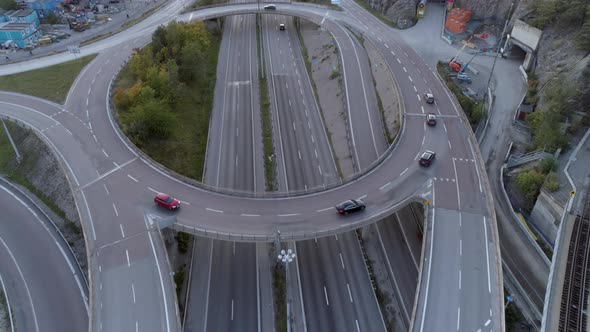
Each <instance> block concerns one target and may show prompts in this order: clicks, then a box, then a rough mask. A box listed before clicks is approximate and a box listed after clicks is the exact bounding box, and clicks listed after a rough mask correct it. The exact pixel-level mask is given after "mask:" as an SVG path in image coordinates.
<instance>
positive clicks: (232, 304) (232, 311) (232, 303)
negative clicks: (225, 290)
mask: <svg viewBox="0 0 590 332" xmlns="http://www.w3.org/2000/svg"><path fill="white" fill-rule="evenodd" d="M231 320H234V299H232V300H231Z"/></svg>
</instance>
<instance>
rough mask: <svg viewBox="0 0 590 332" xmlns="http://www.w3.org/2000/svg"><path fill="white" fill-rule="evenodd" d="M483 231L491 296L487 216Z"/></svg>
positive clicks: (484, 219) (484, 220)
mask: <svg viewBox="0 0 590 332" xmlns="http://www.w3.org/2000/svg"><path fill="white" fill-rule="evenodd" d="M483 231H484V234H485V239H486V241H485V243H484V245H485V246H486V263H487V264H486V267H487V269H488V292H489V293H490V294H491V293H492V285H491V282H490V252H489V249H488V227H487V223H486V217H485V216H484V217H483ZM486 326H487V325H486Z"/></svg>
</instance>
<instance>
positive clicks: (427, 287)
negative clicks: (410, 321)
mask: <svg viewBox="0 0 590 332" xmlns="http://www.w3.org/2000/svg"><path fill="white" fill-rule="evenodd" d="M434 197H435V190H434V186H433V187H432V208H431V210H432V230H431V234H434V221H435V218H434V216H435V212H436V209H435V208H434V206H435V205H434V202H435V200H434ZM433 248H434V238H432V237H431V241H430V250H429V253H428V272H426V292H425V293H424V306H422V317H421V322H420V332H422V331H424V321H425V317H426V307H427V306H428V289H429V287H430V272H431V270H432V249H433Z"/></svg>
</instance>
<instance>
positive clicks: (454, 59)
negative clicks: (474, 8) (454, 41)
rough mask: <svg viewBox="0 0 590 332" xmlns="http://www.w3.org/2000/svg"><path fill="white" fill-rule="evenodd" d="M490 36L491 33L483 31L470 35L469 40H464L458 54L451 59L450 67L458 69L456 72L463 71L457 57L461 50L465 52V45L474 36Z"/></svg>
mask: <svg viewBox="0 0 590 332" xmlns="http://www.w3.org/2000/svg"><path fill="white" fill-rule="evenodd" d="M489 36H490V34H489V33H487V32H483V33H480V34H473V35H471V36H469V38H467V41H466V42H464V43H463V46H461V48H460V49H459V52H457V54H456V55H455V56H454V57H453V58H452V59H451V61H449V67H451V69H452V70H453V71H456V72H459V71H461V67H462V66H461V64H460V63H459V62H457V59H458V58H459V55H460V54H461V52H463V49H465V46H467V44H469V42H470V41H471V39H473V38H474V37H476V38H479V39H487V38H488V37H489Z"/></svg>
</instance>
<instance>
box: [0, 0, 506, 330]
mask: <svg viewBox="0 0 590 332" xmlns="http://www.w3.org/2000/svg"><path fill="white" fill-rule="evenodd" d="M175 5H177V3H172V4H171V5H169V6H167V7H166V8H165V10H164V12H167V11H168V10H170V11H168V12H167V13H169V14H170V16H173V15H172V13H173V10H171V8H173V6H175ZM256 10H257V6H256V4H242V5H228V6H223V7H218V8H207V9H203V10H201V11H198V12H195V13H190V14H186V15H183V16H180V17H178V19H179V20H185V19H201V18H204V17H217V16H223V15H226V14H237V13H252V12H255V11H256ZM357 10H360V9H357ZM277 13H284V14H293V15H299V16H306V17H308V18H310V19H312V20H313V21H315V22H323V26H324V27H325V28H327V29H329V30H330V31H331V32H332V33H333V34H334V35H335V37H336V38H337V40H343V39H344V38H348V37H347V36H346V35H343V34H347V32H346V31H345V30H343V29H342V28H341V27H340V26H339V25H338V23H337V22H345V23H346V24H350V25H353V26H354V27H356V28H358V29H360V30H361V31H364V33H365V37H366V38H370V39H371V40H372V41H373V42H374V43H375V44H376V45H377V48H378V49H379V50H380V52H381V53H382V54H383V55H384V56H385V59H386V61H387V64H388V66H389V69H390V70H392V72H393V73H394V75H395V76H396V78H397V79H398V82H399V83H400V90H401V95H402V96H403V98H404V102H405V105H406V113H405V120H404V127H403V130H402V135H401V136H400V137H399V139H398V141H397V143H396V145H395V149H394V150H393V151H392V152H391V154H388V155H387V157H386V158H385V159H384V160H383V161H382V163H381V165H380V166H379V167H376V168H372V169H370V170H369V172H368V173H366V174H365V175H364V176H362V177H359V178H358V179H356V180H355V181H352V182H349V183H346V184H344V185H342V186H340V187H335V188H332V189H330V190H328V191H323V192H316V193H313V194H311V195H302V196H297V197H288V198H287V197H285V198H275V199H268V198H265V199H262V198H247V197H240V196H235V195H225V194H218V193H211V192H210V191H207V190H203V189H198V188H195V187H193V186H190V185H187V184H185V183H183V182H181V181H178V180H175V179H173V178H172V177H171V176H170V175H168V174H167V173H164V172H162V171H156V170H157V167H155V166H153V165H152V164H151V163H150V162H148V161H146V160H145V158H143V157H139V156H138V154H137V152H135V150H133V149H130V148H129V147H128V146H127V145H125V144H122V142H124V141H122V140H121V139H120V138H119V136H118V134H117V131H116V127H113V124H112V121H111V118H110V113H108V111H105V110H107V109H108V106H107V105H105V103H106V101H107V100H108V99H107V91H108V87H109V82H110V80H111V78H112V75H113V74H114V73H115V72H116V71H117V70H118V68H119V65H120V63H121V62H122V60H123V59H125V58H126V56H127V54H129V52H130V48H131V47H132V46H139V45H142V44H143V43H145V42H146V36H145V34H146V33H149V32H150V31H152V29H153V27H150V26H149V25H148V24H154V23H160V22H162V21H164V20H166V19H168V18H169V17H170V16H168V17H163V16H160V17H156V18H154V19H148V20H146V21H145V23H143V24H141V23H140V24H139V25H138V26H136V27H134V28H131V29H130V30H129V31H127V32H126V33H125V35H124V36H121V35H116V36H115V37H114V38H112V39H108V40H105V41H101V42H99V43H97V44H96V45H92V46H91V47H89V48H87V49H83V51H84V50H88V51H92V50H95V51H99V50H100V51H101V52H102V50H105V47H108V46H117V48H116V49H111V50H109V51H106V52H103V53H101V54H100V55H99V56H98V57H97V58H96V59H95V60H94V61H93V62H92V63H91V64H90V65H89V66H88V67H87V68H86V69H85V73H84V75H82V76H81V78H80V79H79V80H78V81H77V83H76V85H75V86H74V87H73V89H72V93H71V94H70V98H68V103H66V105H65V107H64V109H60V108H59V107H57V106H55V105H48V104H46V103H41V102H39V105H36V106H37V107H35V108H34V109H31V108H24V107H22V106H19V105H8V104H5V107H4V108H2V110H1V112H2V113H3V114H5V115H8V116H11V117H13V118H17V119H19V120H21V121H23V122H26V123H28V124H30V125H31V126H33V127H34V128H36V129H37V130H38V132H39V133H40V135H41V137H42V138H43V139H45V140H46V141H47V142H51V143H50V146H51V147H52V148H54V149H55V150H56V151H57V152H58V154H59V156H60V160H61V162H62V163H63V164H64V168H65V170H66V174H67V176H68V178H69V180H70V182H71V185H72V187H73V188H74V192H75V199H76V203H77V205H78V207H79V210H80V214H81V218H82V219H83V221H84V227H85V231H86V234H87V238H88V239H89V241H88V244H89V250H90V252H92V253H94V254H95V255H92V256H91V258H90V259H91V264H90V265H91V271H90V275H91V279H92V280H91V283H92V292H91V294H92V301H91V309H92V312H93V313H94V315H93V316H92V317H93V322H92V326H93V329H94V330H118V329H125V330H133V329H135V330H142V331H147V330H154V331H168V330H176V329H177V324H178V320H177V315H176V312H175V308H176V307H175V303H174V301H175V300H174V291H173V289H172V281H171V279H170V277H169V275H168V274H167V272H166V271H167V270H166V269H167V266H166V259H165V253H164V252H163V251H162V246H161V245H158V244H157V243H155V242H157V241H158V239H157V235H158V234H157V232H158V230H157V228H156V227H155V222H157V220H158V218H161V217H165V215H163V214H162V213H161V212H160V211H154V210H153V206H152V205H151V204H150V200H151V197H152V195H153V191H171V192H174V193H175V194H176V195H177V196H178V197H179V198H180V199H181V200H183V201H184V202H185V204H184V206H183V209H182V211H180V213H178V214H177V216H176V218H177V221H178V224H179V225H180V226H179V227H181V226H185V227H190V228H192V230H193V231H195V232H198V233H200V234H208V235H210V236H225V237H227V238H230V237H231V238H237V239H255V240H269V239H272V238H274V236H275V234H276V230H277V229H280V230H281V234H282V235H283V236H284V237H285V238H289V237H292V238H300V239H303V238H314V237H316V236H318V234H324V235H327V234H331V233H336V232H342V231H344V230H348V229H353V228H356V227H359V226H361V225H364V224H368V223H371V222H373V221H376V220H378V219H381V218H382V217H384V216H387V215H389V214H391V213H392V212H393V211H395V210H396V209H398V208H399V207H400V206H402V205H403V204H404V203H405V201H406V200H407V199H415V198H420V199H426V200H428V202H429V203H430V204H429V206H430V208H429V211H428V227H427V228H426V229H425V235H426V236H425V241H426V256H425V257H424V260H423V261H422V262H421V265H422V266H423V269H422V273H421V277H420V291H419V294H418V296H417V302H416V308H417V310H415V314H416V319H415V323H416V324H415V325H414V327H415V329H416V330H421V331H422V330H424V331H427V330H433V329H434V330H445V331H447V330H466V331H472V330H477V329H478V328H482V329H491V330H498V329H500V326H501V324H502V321H503V320H502V310H501V305H502V296H501V295H502V281H501V275H500V271H501V267H500V264H499V262H500V260H499V253H498V244H497V230H496V226H495V220H494V215H493V211H491V209H490V206H491V204H490V202H491V197H489V196H487V195H488V192H489V191H488V185H487V177H486V175H485V173H484V172H483V167H482V166H483V164H482V163H481V158H480V156H479V152H478V150H477V146H476V143H475V139H474V137H473V135H472V134H471V133H470V132H469V131H468V129H467V127H468V125H467V123H466V122H465V120H464V117H463V115H462V114H460V113H459V111H458V110H457V109H456V107H455V104H454V103H453V101H452V99H451V97H450V95H449V94H448V92H447V91H446V89H445V88H444V86H443V85H442V83H441V82H440V81H439V80H438V78H437V77H436V75H435V74H434V72H433V71H432V69H431V68H429V67H428V66H426V65H425V64H424V62H423V61H422V60H421V59H420V57H419V56H418V55H417V54H416V53H415V52H414V51H413V50H412V49H410V48H409V47H407V46H406V45H405V44H404V43H403V42H402V41H401V40H399V39H398V38H397V36H396V35H395V34H394V33H391V30H390V29H389V28H388V27H386V26H384V25H383V24H382V23H381V22H379V21H377V20H375V19H373V18H369V19H363V21H362V22H361V21H359V20H357V19H355V18H354V17H351V16H350V14H349V13H348V12H331V11H328V10H326V9H323V8H320V7H316V6H305V5H299V4H280V5H278V6H277ZM367 25H370V26H371V28H370V29H369V28H368V26H367ZM121 42H125V44H123V45H121V44H120V43H121ZM340 49H341V51H342V61H343V63H344V65H345V66H346V64H347V63H349V62H347V61H349V59H354V55H353V53H354V49H347V48H345V47H340ZM57 58H58V60H56V61H59V56H58V57H57ZM51 61H52V60H51V59H46V60H43V61H42V62H40V63H42V64H47V63H50V62H51ZM18 67H21V68H22V67H27V68H28V67H29V64H27V63H21V64H18V65H16V67H13V69H3V72H9V71H11V70H12V71H16V70H18ZM358 67H359V66H358V64H357V65H356V66H354V67H353V66H352V65H351V66H346V69H345V71H346V73H345V75H349V74H351V75H352V73H351V72H352V70H353V68H357V69H358V70H360V68H358ZM349 69H350V70H349ZM362 80H363V79H361V78H360V76H359V79H357V81H358V82H361V81H362ZM285 87H286V84H285ZM346 90H347V93H352V92H353V91H360V90H362V87H360V88H359V87H354V88H352V87H348V88H347V89H346ZM365 90H366V89H365ZM424 91H432V92H433V93H434V94H435V96H436V100H437V102H436V104H435V105H432V106H430V105H425V104H424V103H423V100H421V98H420V96H421V93H422V92H424ZM88 99H89V100H90V102H89V101H86V102H85V103H84V101H85V100H88ZM354 99H355V100H356V98H354ZM17 102H18V101H17ZM70 103H72V104H75V105H76V106H77V107H71V108H70V106H69V105H71V104H70ZM426 107H430V108H429V109H428V110H429V111H435V112H437V113H438V114H439V126H437V127H436V128H428V130H427V128H426V126H425V125H424V113H425V110H424V108H426ZM87 110H88V112H86V111H87ZM350 112H358V109H352V108H350ZM361 148H365V147H361ZM424 149H432V150H434V151H436V152H437V160H436V161H435V162H434V164H433V165H432V167H431V168H430V169H423V168H420V167H419V166H418V165H417V162H416V159H417V157H418V155H419V154H420V152H421V151H422V150H424ZM363 196H365V197H366V201H367V203H368V208H367V210H366V211H365V212H364V213H361V214H358V215H357V216H351V217H350V218H345V219H344V218H340V217H338V216H336V215H335V214H334V212H333V210H332V206H333V204H334V203H335V202H339V201H341V200H342V199H345V198H349V197H363ZM186 229H189V228H186ZM453 285H455V286H453ZM136 297H138V298H139V299H137V301H136Z"/></svg>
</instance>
